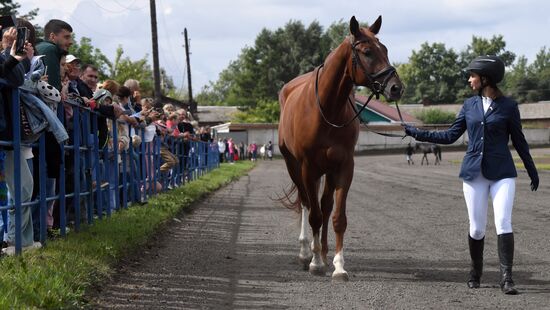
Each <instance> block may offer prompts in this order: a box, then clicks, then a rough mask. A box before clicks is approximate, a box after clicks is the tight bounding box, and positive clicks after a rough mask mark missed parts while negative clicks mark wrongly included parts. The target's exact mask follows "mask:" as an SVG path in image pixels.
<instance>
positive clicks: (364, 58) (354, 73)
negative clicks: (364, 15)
mask: <svg viewBox="0 0 550 310" xmlns="http://www.w3.org/2000/svg"><path fill="white" fill-rule="evenodd" d="M381 25H382V16H379V17H378V19H377V20H376V21H375V22H374V24H372V25H371V26H370V27H369V28H362V27H359V23H358V22H357V20H356V19H355V16H353V17H352V18H351V20H350V25H349V29H350V32H351V36H350V43H351V49H352V54H351V61H350V65H349V68H348V70H349V74H350V76H351V79H352V81H353V83H354V84H355V85H362V86H366V87H368V88H370V89H371V90H372V91H373V92H374V93H375V94H377V95H378V94H383V95H384V97H386V99H388V100H390V101H392V100H397V99H399V98H401V94H402V93H403V84H402V83H401V80H400V79H399V76H398V75H397V72H396V71H395V68H394V67H393V66H392V65H390V62H389V60H388V50H387V49H386V46H384V44H382V43H381V42H380V41H379V40H378V38H377V37H376V34H377V33H378V31H379V30H380V26H381ZM358 68H359V69H360V70H358Z"/></svg>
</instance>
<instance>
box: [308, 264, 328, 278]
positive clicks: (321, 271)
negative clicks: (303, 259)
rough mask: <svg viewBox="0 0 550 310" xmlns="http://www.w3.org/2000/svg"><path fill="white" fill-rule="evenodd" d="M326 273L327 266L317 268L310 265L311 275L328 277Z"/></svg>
mask: <svg viewBox="0 0 550 310" xmlns="http://www.w3.org/2000/svg"><path fill="white" fill-rule="evenodd" d="M326 272H327V268H325V266H323V265H320V266H317V265H312V264H309V273H310V274H311V275H314V276H322V277H324V276H325V275H326Z"/></svg>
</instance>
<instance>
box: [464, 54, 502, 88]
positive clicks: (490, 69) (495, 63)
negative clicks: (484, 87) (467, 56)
mask: <svg viewBox="0 0 550 310" xmlns="http://www.w3.org/2000/svg"><path fill="white" fill-rule="evenodd" d="M466 70H468V71H470V72H474V73H477V74H479V75H481V76H486V77H488V78H489V80H491V82H492V83H494V84H497V83H499V82H500V81H502V78H503V77H504V62H503V61H502V60H501V59H500V58H499V57H497V56H479V57H476V58H475V59H474V60H472V62H470V64H469V65H468V67H467V68H466Z"/></svg>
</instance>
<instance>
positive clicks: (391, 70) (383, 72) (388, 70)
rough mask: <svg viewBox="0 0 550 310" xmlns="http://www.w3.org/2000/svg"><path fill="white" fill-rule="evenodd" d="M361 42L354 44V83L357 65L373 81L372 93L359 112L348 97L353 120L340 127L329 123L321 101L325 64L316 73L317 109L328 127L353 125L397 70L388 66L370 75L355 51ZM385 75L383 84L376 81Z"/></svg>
mask: <svg viewBox="0 0 550 310" xmlns="http://www.w3.org/2000/svg"><path fill="white" fill-rule="evenodd" d="M361 42H362V41H357V42H355V43H354V44H352V51H353V56H352V64H353V66H352V70H353V72H352V82H353V84H354V85H357V84H356V83H355V79H354V75H355V71H356V66H357V64H359V66H360V67H361V70H362V71H363V74H364V75H365V76H366V77H368V78H369V80H370V81H371V84H370V85H369V88H370V90H371V91H372V93H371V94H370V96H369V97H368V99H367V101H366V102H365V103H364V104H363V106H362V107H361V109H359V111H357V110H356V108H355V105H354V104H353V102H352V100H351V99H350V97H349V96H348V102H349V103H350V105H351V108H352V109H353V111H355V115H354V116H353V118H352V119H350V120H349V121H347V122H345V123H343V124H339V125H338V124H334V123H332V122H331V121H329V120H328V119H327V117H326V116H325V114H324V113H323V109H322V107H321V100H320V99H319V71H321V68H322V67H323V66H324V64H321V65H320V66H319V67H317V72H316V73H315V99H316V102H317V107H318V108H319V112H320V113H321V117H322V118H323V120H324V121H325V123H327V124H328V125H330V126H332V127H334V128H344V127H346V126H348V125H349V124H351V122H353V121H354V120H355V119H356V118H358V117H359V115H360V114H361V113H362V112H363V110H365V108H366V107H367V105H368V104H369V102H370V101H371V100H372V97H374V96H376V99H379V98H380V94H382V93H383V92H384V90H385V89H386V86H387V84H388V81H389V79H390V78H391V77H392V75H393V74H395V72H396V70H395V68H394V67H393V66H388V67H386V68H384V69H382V70H380V71H379V72H377V73H375V74H372V75H371V74H369V73H368V72H367V70H366V68H365V67H364V65H363V63H362V62H361V61H360V60H358V59H359V56H358V55H357V50H356V49H355V46H356V45H357V44H359V43H361ZM384 75H385V78H384V80H383V82H382V83H380V82H378V81H377V80H376V79H377V78H379V77H381V76H384ZM395 107H396V108H397V113H398V115H399V119H400V120H401V125H405V122H404V121H403V116H402V115H401V110H400V109H399V105H398V104H397V102H395ZM367 130H369V131H372V132H374V133H376V134H379V135H382V136H386V137H400V138H404V137H405V136H401V135H396V134H390V133H383V132H377V131H374V130H371V129H368V128H367Z"/></svg>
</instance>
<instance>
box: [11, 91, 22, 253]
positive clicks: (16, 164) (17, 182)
mask: <svg viewBox="0 0 550 310" xmlns="http://www.w3.org/2000/svg"><path fill="white" fill-rule="evenodd" d="M11 100H12V107H13V111H12V123H13V184H14V193H13V197H12V198H13V201H14V208H15V210H14V211H15V212H14V213H15V254H16V255H20V254H21V250H22V244H21V242H22V240H21V239H22V237H21V170H19V168H20V167H21V106H20V104H19V90H18V89H17V88H14V89H13V90H12V97H11ZM10 195H11V193H10ZM10 220H12V219H10Z"/></svg>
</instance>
